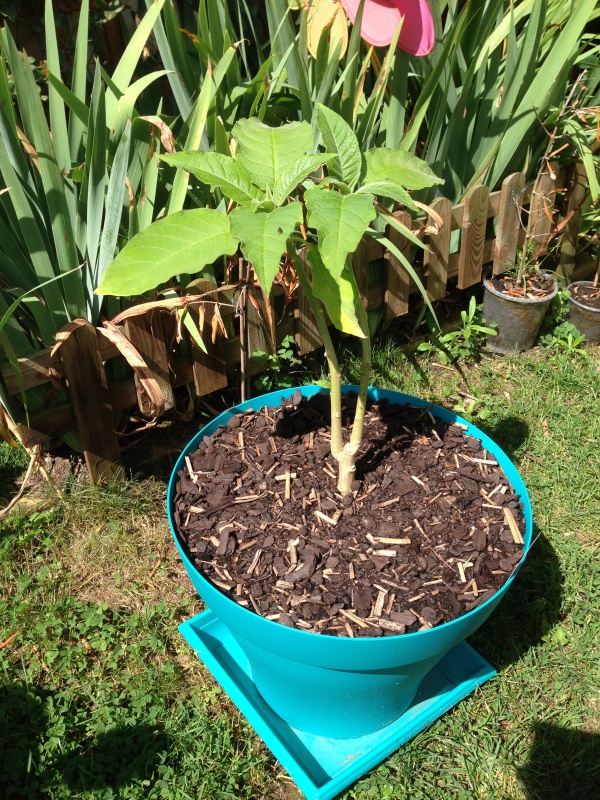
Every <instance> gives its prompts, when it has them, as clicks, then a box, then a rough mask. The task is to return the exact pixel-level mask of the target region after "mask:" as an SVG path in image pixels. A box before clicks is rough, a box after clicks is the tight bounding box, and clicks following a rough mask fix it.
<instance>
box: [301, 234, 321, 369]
mask: <svg viewBox="0 0 600 800" xmlns="http://www.w3.org/2000/svg"><path fill="white" fill-rule="evenodd" d="M298 256H299V258H300V259H301V261H302V265H303V267H304V271H305V272H306V274H307V276H308V278H309V280H310V274H311V273H310V264H309V263H308V259H307V258H306V251H305V250H304V249H302V250H300V251H299V252H298ZM294 338H295V339H296V345H297V346H298V352H299V354H300V355H301V356H303V355H305V354H306V353H311V352H312V351H313V350H317V349H318V348H319V347H321V346H322V345H323V339H322V338H321V334H320V333H319V328H318V326H317V322H316V320H315V316H314V314H313V312H312V308H311V307H310V303H309V302H308V299H307V297H306V295H305V294H304V292H303V291H302V286H298V291H297V293H296V305H295V307H294Z"/></svg>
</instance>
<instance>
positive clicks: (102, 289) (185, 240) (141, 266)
mask: <svg viewBox="0 0 600 800" xmlns="http://www.w3.org/2000/svg"><path fill="white" fill-rule="evenodd" d="M237 247H238V241H237V240H236V239H235V238H234V237H233V236H232V235H231V231H230V227H229V217H228V216H227V215H226V214H223V213H222V212H220V211H216V210H214V209H210V208H199V209H193V210H192V211H178V212H177V213H175V214H170V215H169V216H168V217H165V218H164V219H161V220H158V222H155V223H154V224H153V225H151V226H150V227H149V228H146V229H145V230H143V231H141V232H140V233H138V234H137V236H134V237H133V239H132V240H131V241H130V242H129V244H128V245H127V246H126V247H125V249H124V250H122V251H121V252H120V253H119V255H118V256H117V257H116V258H115V260H114V261H113V262H112V263H111V264H109V266H108V268H107V270H106V272H105V273H104V278H103V280H102V283H101V284H100V286H98V288H97V289H96V294H113V295H122V296H129V295H138V294H142V293H143V292H146V291H148V290H149V289H154V288H155V287H156V286H158V285H159V284H161V283H164V282H165V281H168V280H169V278H172V277H173V276H174V275H177V274H178V273H181V272H185V273H191V274H193V273H197V272H200V270H201V269H202V268H203V267H205V266H206V265H207V264H212V262H213V261H215V260H216V259H217V258H219V257H220V256H224V255H229V254H231V253H235V251H236V250H237Z"/></svg>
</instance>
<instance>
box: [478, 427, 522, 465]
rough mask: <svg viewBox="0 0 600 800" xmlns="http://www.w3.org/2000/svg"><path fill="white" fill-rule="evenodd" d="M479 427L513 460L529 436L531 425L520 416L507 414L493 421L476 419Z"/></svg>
mask: <svg viewBox="0 0 600 800" xmlns="http://www.w3.org/2000/svg"><path fill="white" fill-rule="evenodd" d="M475 424H476V425H477V427H479V428H481V430H482V431H483V432H484V433H487V435H488V436H489V437H490V439H493V440H494V442H496V444H497V445H499V446H500V447H501V448H502V449H503V450H504V452H505V453H506V455H507V456H508V457H509V458H510V459H511V460H512V459H513V458H514V457H515V453H516V452H517V450H518V449H519V448H520V447H522V445H523V444H524V443H525V442H526V441H527V439H528V438H529V425H528V424H527V423H526V422H525V421H524V420H522V419H520V418H519V417H513V416H507V417H501V418H500V419H497V420H495V421H494V422H493V423H486V422H479V420H476V421H475Z"/></svg>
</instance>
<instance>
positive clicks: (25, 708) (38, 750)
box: [0, 684, 171, 800]
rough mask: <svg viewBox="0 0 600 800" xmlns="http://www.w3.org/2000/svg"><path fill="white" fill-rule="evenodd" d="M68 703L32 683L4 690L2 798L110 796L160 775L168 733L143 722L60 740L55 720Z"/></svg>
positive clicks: (0, 697) (0, 701)
mask: <svg viewBox="0 0 600 800" xmlns="http://www.w3.org/2000/svg"><path fill="white" fill-rule="evenodd" d="M65 700H66V698H65V696H64V695H62V694H61V693H59V692H52V691H48V690H45V689H42V688H40V687H36V686H33V685H30V686H28V687H26V686H24V685H22V684H13V685H10V684H9V685H6V686H4V687H2V688H0V796H1V797H2V798H7V800H8V798H11V797H26V798H32V799H33V798H36V799H37V798H38V797H40V796H46V795H45V794H44V792H45V791H46V790H49V791H50V790H52V791H55V792H59V793H60V792H61V791H63V792H64V790H65V789H68V790H70V791H73V792H81V793H90V792H91V793H93V794H96V793H98V792H100V793H101V792H103V791H104V790H110V791H111V792H112V791H114V790H119V789H120V788H123V787H126V786H128V785H130V784H131V783H132V782H136V783H140V782H141V781H144V780H152V779H153V778H155V777H156V768H157V766H159V764H161V763H162V762H163V761H164V758H165V755H166V754H167V753H168V752H169V749H170V746H171V742H170V739H169V737H168V736H167V735H166V734H165V733H164V731H162V730H160V728H158V727H157V726H155V725H152V724H148V723H145V722H135V723H133V724H127V723H122V722H119V723H116V724H115V725H114V727H109V728H108V729H107V730H104V731H102V732H98V733H96V735H95V736H94V735H93V734H92V735H90V734H88V735H87V736H86V734H85V731H83V730H82V731H81V736H80V737H76V736H73V735H67V736H61V735H60V732H59V728H60V727H61V722H60V720H58V722H57V720H56V719H53V718H52V717H53V716H54V713H53V710H54V709H56V708H60V707H61V705H64V703H65ZM69 702H77V698H70V699H69ZM82 703H83V700H82ZM120 710H121V711H122V710H123V709H122V707H121V709H120ZM57 737H58V738H60V739H62V742H61V743H60V746H59V745H58V738H57ZM61 748H62V749H61ZM42 754H43V756H42ZM111 796H112V795H111Z"/></svg>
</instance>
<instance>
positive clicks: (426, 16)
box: [341, 0, 435, 56]
mask: <svg viewBox="0 0 600 800" xmlns="http://www.w3.org/2000/svg"><path fill="white" fill-rule="evenodd" d="M341 3H342V5H343V6H344V9H345V10H346V13H347V14H348V16H349V17H350V20H351V21H352V22H354V20H355V19H356V14H357V12H358V9H359V6H360V0H341ZM402 18H404V21H403V23H402V30H401V32H400V39H399V40H398V47H400V48H401V49H402V50H405V51H406V52H407V53H410V54H411V55H413V56H426V55H427V54H428V53H430V52H431V51H432V50H433V46H434V44H435V31H434V27H433V18H432V16H431V11H430V10H429V6H428V5H427V1H426V0H365V7H364V11H363V19H362V27H361V31H360V35H361V36H362V38H363V39H364V40H365V42H368V43H369V44H372V45H375V46H376V47H387V46H388V45H389V44H390V43H391V41H392V38H393V36H394V33H395V31H396V28H397V27H398V25H399V24H400V20H401V19H402Z"/></svg>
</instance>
